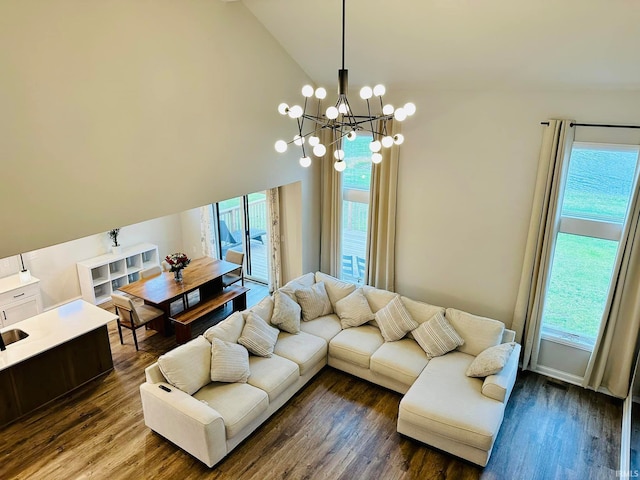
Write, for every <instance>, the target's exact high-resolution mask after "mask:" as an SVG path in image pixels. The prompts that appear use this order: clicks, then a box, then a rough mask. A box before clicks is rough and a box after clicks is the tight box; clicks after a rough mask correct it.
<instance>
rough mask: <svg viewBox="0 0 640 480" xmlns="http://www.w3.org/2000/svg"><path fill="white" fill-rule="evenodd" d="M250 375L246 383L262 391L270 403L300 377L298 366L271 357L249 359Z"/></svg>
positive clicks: (273, 356)
mask: <svg viewBox="0 0 640 480" xmlns="http://www.w3.org/2000/svg"><path fill="white" fill-rule="evenodd" d="M249 369H250V370H251V375H249V379H248V380H247V383H249V385H253V386H254V387H257V388H259V389H260V390H264V391H265V392H267V395H269V402H272V401H273V400H274V399H276V398H277V397H278V395H280V394H281V393H282V392H284V391H285V390H286V389H287V388H289V387H290V386H291V385H293V384H294V383H296V381H297V380H298V378H299V377H300V369H299V368H298V364H297V363H294V362H292V361H291V360H287V359H286V358H283V357H279V356H278V355H272V356H271V357H254V356H251V357H250V358H249Z"/></svg>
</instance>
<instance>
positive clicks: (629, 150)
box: [542, 142, 638, 347]
mask: <svg viewBox="0 0 640 480" xmlns="http://www.w3.org/2000/svg"><path fill="white" fill-rule="evenodd" d="M637 162H638V147H637V146H626V145H607V144H588V143H578V142H575V143H574V144H573V148H572V150H571V157H570V159H569V167H568V171H567V175H566V178H565V182H564V188H563V192H562V194H561V195H560V197H559V198H560V200H561V202H562V203H561V208H560V218H559V220H558V224H557V234H556V240H555V244H554V248H553V250H552V251H553V254H552V260H551V270H550V273H549V277H548V283H547V287H546V295H545V299H544V305H543V310H542V333H543V335H545V336H546V337H555V338H559V339H562V340H564V341H566V342H569V343H572V344H578V345H584V346H586V347H589V346H593V344H594V342H595V339H596V336H597V334H598V330H599V328H600V323H601V320H602V315H603V313H604V310H605V307H606V303H607V298H608V295H609V288H610V285H611V279H612V273H613V268H614V266H615V262H616V256H617V254H618V246H619V244H620V239H621V236H622V232H623V229H624V223H625V221H626V217H627V211H628V208H629V202H630V198H631V192H632V191H633V184H634V181H635V178H636V166H637Z"/></svg>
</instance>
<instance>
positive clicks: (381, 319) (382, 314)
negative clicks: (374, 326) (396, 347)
mask: <svg viewBox="0 0 640 480" xmlns="http://www.w3.org/2000/svg"><path fill="white" fill-rule="evenodd" d="M375 319H376V322H377V323H378V328H380V333H381V334H382V336H383V338H384V339H385V341H387V342H395V341H396V340H400V339H401V338H402V337H404V336H405V335H406V334H407V332H410V331H411V330H415V329H416V328H418V327H419V326H420V325H419V324H417V323H416V321H415V320H414V319H413V318H411V314H410V313H409V312H408V311H407V309H406V308H405V306H404V304H403V303H402V300H400V295H396V296H395V297H394V299H393V300H391V301H390V302H389V304H388V305H387V306H386V307H384V308H382V309H380V310H378V311H377V312H376V315H375Z"/></svg>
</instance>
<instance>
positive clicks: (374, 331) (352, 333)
mask: <svg viewBox="0 0 640 480" xmlns="http://www.w3.org/2000/svg"><path fill="white" fill-rule="evenodd" d="M383 343H384V338H382V335H381V334H380V329H378V328H376V327H374V326H372V325H362V326H360V327H353V328H348V329H346V330H342V331H341V332H340V333H339V334H338V335H336V336H335V337H333V339H332V340H331V342H329V355H331V356H332V357H333V358H336V359H339V360H344V361H345V362H349V363H353V364H354V365H357V366H359V367H363V368H369V363H370V360H371V356H372V355H373V354H374V353H375V352H376V350H378V348H380V346H381V345H382V344H383Z"/></svg>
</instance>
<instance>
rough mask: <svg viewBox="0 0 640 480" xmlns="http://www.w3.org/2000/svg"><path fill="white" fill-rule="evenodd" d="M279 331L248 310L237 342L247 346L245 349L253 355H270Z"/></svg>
mask: <svg viewBox="0 0 640 480" xmlns="http://www.w3.org/2000/svg"><path fill="white" fill-rule="evenodd" d="M279 333H280V331H279V330H278V329H277V328H273V327H272V326H271V325H268V324H267V322H265V321H264V320H263V319H262V318H260V317H259V316H257V315H256V314H255V313H253V312H249V313H248V314H247V317H246V319H245V325H244V328H243V329H242V335H241V336H240V338H239V339H238V343H239V344H240V345H244V346H245V347H247V350H249V351H250V352H251V353H253V354H254V355H259V356H260V357H270V356H271V354H272V353H273V349H274V347H275V345H276V342H277V341H278V334H279Z"/></svg>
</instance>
